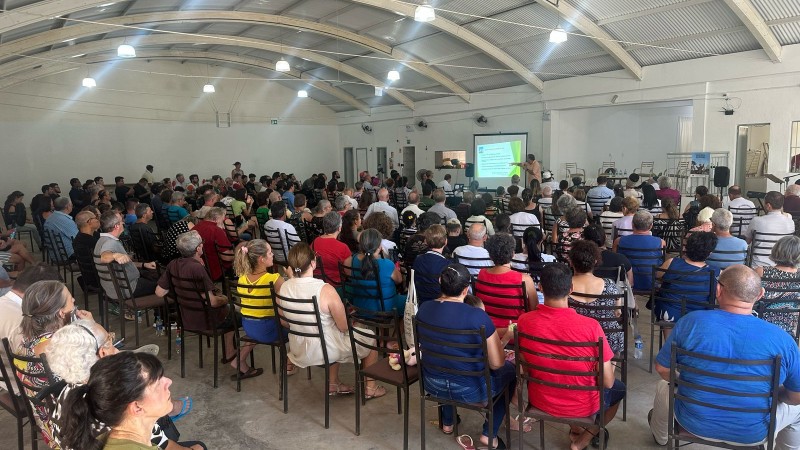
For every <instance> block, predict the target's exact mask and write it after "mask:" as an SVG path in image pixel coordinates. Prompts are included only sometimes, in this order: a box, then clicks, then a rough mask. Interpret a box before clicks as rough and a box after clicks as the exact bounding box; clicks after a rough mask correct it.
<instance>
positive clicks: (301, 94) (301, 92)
mask: <svg viewBox="0 0 800 450" xmlns="http://www.w3.org/2000/svg"><path fill="white" fill-rule="evenodd" d="M297 98H308V91H307V90H305V89H301V90H299V91H297Z"/></svg>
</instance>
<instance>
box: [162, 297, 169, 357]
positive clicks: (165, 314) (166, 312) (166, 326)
mask: <svg viewBox="0 0 800 450" xmlns="http://www.w3.org/2000/svg"><path fill="white" fill-rule="evenodd" d="M163 311H164V312H163V313H162V314H163V315H162V316H161V323H163V324H164V329H165V330H167V359H168V360H172V326H171V324H170V323H169V307H168V306H164V308H163ZM164 320H166V321H167V322H166V323H165V322H164Z"/></svg>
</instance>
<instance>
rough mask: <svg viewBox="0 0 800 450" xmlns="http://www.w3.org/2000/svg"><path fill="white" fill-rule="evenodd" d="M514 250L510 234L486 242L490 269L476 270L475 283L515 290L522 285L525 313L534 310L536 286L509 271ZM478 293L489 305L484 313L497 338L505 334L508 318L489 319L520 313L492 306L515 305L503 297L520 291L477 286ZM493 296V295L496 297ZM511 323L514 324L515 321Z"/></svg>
mask: <svg viewBox="0 0 800 450" xmlns="http://www.w3.org/2000/svg"><path fill="white" fill-rule="evenodd" d="M515 247H516V241H515V240H514V237H513V236H511V235H510V234H505V233H497V234H495V235H494V236H491V237H490V238H489V239H487V240H486V251H487V253H488V254H489V258H490V259H491V260H492V263H493V264H494V266H492V267H487V268H485V269H480V272H478V280H479V281H482V282H485V283H492V284H504V285H514V286H518V287H519V286H521V285H522V283H524V284H525V294H526V296H527V300H528V304H527V305H526V306H525V308H526V309H527V310H531V309H536V304H537V303H538V301H537V297H536V284H535V283H534V282H533V279H531V277H530V275H528V274H523V273H521V272H517V271H515V270H511V259H512V258H513V257H514V248H515ZM480 290H481V294H479V295H478V297H480V298H481V300H483V301H484V302H485V303H490V304H491V305H487V307H486V310H487V312H488V313H489V314H490V317H491V319H492V323H493V324H494V326H495V328H496V329H497V332H498V333H500V337H503V336H504V335H505V334H506V329H507V328H508V326H509V319H501V318H498V317H495V316H492V313H495V314H500V315H513V314H514V313H516V314H517V315H518V314H520V313H521V311H518V310H517V311H514V310H509V309H500V308H493V307H492V305H498V304H504V303H505V304H509V303H510V302H511V303H510V304H511V305H513V306H516V305H517V304H518V301H516V300H514V301H513V302H512V300H511V299H509V298H506V297H504V296H506V295H521V294H522V292H521V288H518V289H509V288H505V287H503V288H501V287H496V286H492V285H490V284H485V285H482V286H481V288H480ZM493 294H497V296H495V295H493ZM486 297H488V298H486ZM511 321H512V322H516V321H515V320H511Z"/></svg>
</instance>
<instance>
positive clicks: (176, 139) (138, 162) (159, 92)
mask: <svg viewBox="0 0 800 450" xmlns="http://www.w3.org/2000/svg"><path fill="white" fill-rule="evenodd" d="M187 66H192V64H186V65H181V64H178V63H172V62H154V63H150V64H148V63H145V62H137V63H136V64H133V65H130V64H128V65H126V67H138V68H139V69H146V70H148V71H153V72H172V73H175V72H176V71H181V70H182V71H185V72H187V73H194V74H197V73H201V72H202V73H205V70H206V69H205V66H201V67H187ZM211 73H212V74H213V73H214V71H213V70H212V72H211ZM221 74H224V73H221ZM93 75H94V76H95V77H96V78H97V83H98V88H97V89H93V90H87V89H83V88H81V87H80V82H81V79H82V78H83V76H85V74H83V73H77V72H69V73H64V74H60V75H54V76H51V77H47V78H44V79H41V80H38V81H33V82H27V83H24V84H21V85H18V86H14V87H12V88H9V89H8V90H7V91H4V92H2V93H0V133H2V136H3V139H2V140H0V154H2V162H0V167H1V168H2V169H0V170H1V172H2V178H0V182H1V183H2V186H3V193H4V194H3V195H5V194H6V193H7V192H6V191H8V192H11V190H14V189H19V190H22V191H23V192H24V193H25V194H26V196H27V198H28V199H30V198H31V197H32V196H33V195H34V194H36V193H38V192H39V187H40V186H41V185H42V184H45V183H49V182H58V183H59V184H60V185H61V188H62V191H63V192H66V191H67V190H68V189H69V179H70V178H72V177H78V178H80V179H81V180H82V181H83V180H86V179H88V178H93V177H95V176H97V175H100V176H103V177H104V178H105V180H106V183H107V185H110V184H113V177H114V176H117V175H121V176H124V177H125V178H126V181H127V182H136V181H138V179H139V176H140V175H141V174H142V172H143V171H144V166H145V165H146V164H153V165H154V166H155V176H156V177H157V178H163V177H167V176H169V177H174V176H175V174H176V173H177V172H183V173H184V174H185V175H186V176H187V177H188V175H189V174H191V173H198V174H199V175H200V177H201V178H203V177H210V175H213V174H220V175H223V176H225V175H229V174H230V170H231V169H232V167H233V166H232V165H231V164H232V163H233V162H234V161H241V162H242V168H243V170H245V171H246V172H253V173H256V174H258V175H259V176H260V175H263V174H272V172H274V171H276V170H280V171H284V172H287V173H291V172H294V173H296V174H297V175H298V177H302V178H305V177H307V176H308V175H310V174H311V173H312V172H317V171H321V170H324V171H326V172H330V171H331V170H334V168H341V159H342V158H341V156H340V150H339V149H338V141H339V130H338V127H337V126H336V124H335V116H334V114H333V112H332V111H331V110H330V109H329V108H326V107H324V106H321V105H319V103H317V102H316V101H314V100H313V99H311V98H307V99H298V98H297V97H296V93H295V91H292V90H290V89H288V88H286V87H283V86H281V85H278V84H275V83H267V82H264V83H260V82H255V81H248V82H237V81H233V80H224V81H215V83H214V84H215V85H216V86H217V92H216V93H215V94H210V95H209V94H205V95H204V94H202V93H201V87H202V84H203V83H205V80H204V79H203V80H198V79H175V78H174V77H164V76H156V75H149V74H148V75H141V74H140V73H136V72H127V71H115V72H114V73H113V75H114V76H111V74H110V73H107V74H106V75H99V74H97V75H95V74H93ZM227 75H230V76H241V74H240V73H238V72H236V73H235V74H230V73H227ZM240 92H241V93H240ZM237 99H238V100H237ZM215 110H219V111H232V112H231V117H232V121H233V124H232V126H231V128H217V127H216V120H215V119H216V115H215V114H214V112H215ZM271 118H278V120H279V123H278V125H271V124H270V119H271Z"/></svg>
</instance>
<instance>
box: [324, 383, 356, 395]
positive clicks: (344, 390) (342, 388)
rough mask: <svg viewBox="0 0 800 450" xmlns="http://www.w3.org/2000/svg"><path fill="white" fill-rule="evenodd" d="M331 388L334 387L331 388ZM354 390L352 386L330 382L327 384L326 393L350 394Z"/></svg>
mask: <svg viewBox="0 0 800 450" xmlns="http://www.w3.org/2000/svg"><path fill="white" fill-rule="evenodd" d="M331 388H334V389H333V390H331ZM354 392H355V389H353V387H352V386H348V385H346V384H343V383H331V384H330V385H328V395H330V396H335V395H346V394H352V393H354Z"/></svg>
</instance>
